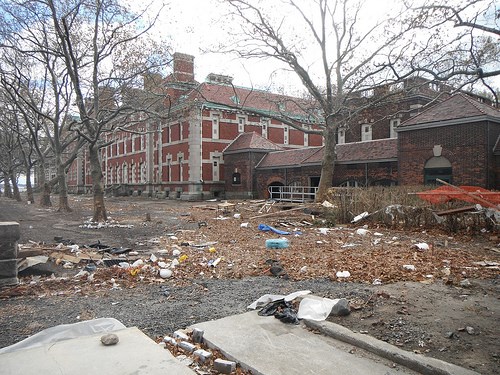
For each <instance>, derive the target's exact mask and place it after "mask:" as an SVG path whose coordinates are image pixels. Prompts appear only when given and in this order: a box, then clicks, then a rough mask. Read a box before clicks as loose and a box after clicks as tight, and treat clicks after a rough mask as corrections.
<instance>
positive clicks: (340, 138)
mask: <svg viewBox="0 0 500 375" xmlns="http://www.w3.org/2000/svg"><path fill="white" fill-rule="evenodd" d="M337 134H338V140H337V143H338V144H339V145H342V144H344V143H345V129H339V130H338V133H337Z"/></svg>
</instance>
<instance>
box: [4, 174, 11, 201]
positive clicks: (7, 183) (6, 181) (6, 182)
mask: <svg viewBox="0 0 500 375" xmlns="http://www.w3.org/2000/svg"><path fill="white" fill-rule="evenodd" d="M3 191H4V192H5V197H6V198H12V189H11V188H10V181H9V177H8V176H7V175H5V176H4V179H3Z"/></svg>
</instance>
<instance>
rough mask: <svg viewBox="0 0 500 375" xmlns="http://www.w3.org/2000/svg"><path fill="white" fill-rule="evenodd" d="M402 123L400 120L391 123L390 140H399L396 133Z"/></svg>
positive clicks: (396, 119)
mask: <svg viewBox="0 0 500 375" xmlns="http://www.w3.org/2000/svg"><path fill="white" fill-rule="evenodd" d="M400 123H401V120H400V119H398V118H393V119H392V120H391V121H390V134H389V138H397V137H398V133H397V132H396V128H397V127H398V126H399V124H400Z"/></svg>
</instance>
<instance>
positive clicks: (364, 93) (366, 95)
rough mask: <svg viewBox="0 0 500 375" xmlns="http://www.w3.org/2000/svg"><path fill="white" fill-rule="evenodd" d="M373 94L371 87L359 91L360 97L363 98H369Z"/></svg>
mask: <svg viewBox="0 0 500 375" xmlns="http://www.w3.org/2000/svg"><path fill="white" fill-rule="evenodd" d="M373 95H375V91H374V90H373V89H369V90H364V91H361V97H363V98H371V97H372V96H373Z"/></svg>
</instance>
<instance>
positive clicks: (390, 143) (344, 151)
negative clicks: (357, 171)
mask: <svg viewBox="0 0 500 375" xmlns="http://www.w3.org/2000/svg"><path fill="white" fill-rule="evenodd" d="M336 151H337V162H338V163H349V162H366V161H381V160H391V159H394V160H395V159H396V158H397V156H398V140H397V138H384V139H376V140H373V141H368V142H354V143H346V144H340V145H337V148H336Z"/></svg>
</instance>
